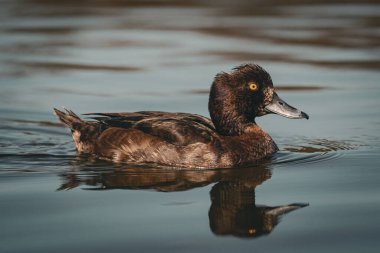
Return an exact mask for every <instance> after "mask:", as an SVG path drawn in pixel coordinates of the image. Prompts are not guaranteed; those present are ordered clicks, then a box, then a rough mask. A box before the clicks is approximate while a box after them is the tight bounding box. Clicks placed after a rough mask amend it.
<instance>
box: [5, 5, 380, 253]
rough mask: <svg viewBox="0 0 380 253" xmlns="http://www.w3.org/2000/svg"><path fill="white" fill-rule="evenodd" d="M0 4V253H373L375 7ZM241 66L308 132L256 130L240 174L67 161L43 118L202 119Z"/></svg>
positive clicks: (376, 208)
mask: <svg viewBox="0 0 380 253" xmlns="http://www.w3.org/2000/svg"><path fill="white" fill-rule="evenodd" d="M0 4H1V8H0V21H1V22H0V66H1V67H0V76H1V77H0V89H1V90H0V91H1V92H0V210H1V212H0V225H1V228H2V229H1V232H0V238H2V239H1V243H0V251H1V252H68V251H70V252H83V250H85V251H92V252H104V251H107V252H151V251H156V252H168V251H169V252H171V251H181V252H232V251H233V252H263V251H266V252H278V251H281V252H358V251H362V252H378V250H379V248H380V243H379V240H378V235H379V233H380V218H379V215H378V213H379V212H380V199H379V193H380V184H379V183H378V182H379V180H380V171H379V165H378V164H379V162H380V160H379V159H380V158H379V151H380V138H379V137H380V136H379V130H380V110H379V106H380V102H379V99H378V98H379V96H380V86H379V80H380V74H379V69H380V65H379V56H380V52H379V36H380V31H379V28H378V27H379V13H380V6H379V5H378V4H377V3H376V2H372V1H364V2H363V1H354V0H353V1H349V0H347V1H332V2H331V1H320V2H315V1H307V0H300V1H290V2H289V1H280V0H274V1H268V2H266V3H262V2H257V3H256V2H255V1H254V2H252V1H244V0H240V1H234V3H233V4H230V3H228V1H180V0H179V1H177V0H174V1H148V2H140V1H96V3H94V2H91V3H90V2H88V1H53V0H51V1H50V0H18V1H11V0H3V1H1V2H0ZM245 62H255V63H258V64H260V65H262V66H263V67H265V69H266V70H267V71H268V72H269V73H271V75H272V79H273V81H274V83H275V86H276V87H277V88H278V93H279V94H280V95H281V97H282V98H284V99H285V100H286V101H288V102H289V103H290V104H292V105H294V106H296V107H298V108H300V109H302V110H303V111H305V112H307V113H308V114H309V115H310V120H309V121H306V120H303V121H301V120H288V119H285V118H282V117H279V116H275V115H270V116H266V117H263V118H260V119H258V124H259V125H260V126H262V128H263V129H265V130H266V131H267V132H269V133H270V134H271V136H272V137H273V138H274V139H275V141H276V142H277V144H278V146H279V147H280V152H278V153H277V154H276V155H275V156H274V157H273V158H272V159H270V160H269V161H266V162H263V163H262V164H259V165H257V166H253V167H250V168H244V169H223V170H218V169H214V170H183V169H182V170H180V169H170V168H159V167H135V166H128V165H125V164H124V165H115V164H112V163H109V162H105V161H99V160H96V159H93V158H89V157H85V156H78V155H77V154H76V152H75V149H74V146H73V144H72V141H71V138H70V134H69V131H68V130H67V129H65V128H63V127H62V126H61V125H60V124H59V123H58V121H57V119H56V118H55V116H54V115H53V113H52V108H53V107H61V106H66V107H69V108H70V109H72V110H74V111H75V112H78V113H87V112H120V111H141V110H164V111H181V112H190V113H197V114H201V115H205V116H208V111H207V100H208V96H207V93H208V88H209V86H210V84H211V82H212V79H213V77H214V75H215V74H216V73H218V72H220V71H229V70H230V69H231V68H232V67H234V66H236V65H239V64H242V63H245Z"/></svg>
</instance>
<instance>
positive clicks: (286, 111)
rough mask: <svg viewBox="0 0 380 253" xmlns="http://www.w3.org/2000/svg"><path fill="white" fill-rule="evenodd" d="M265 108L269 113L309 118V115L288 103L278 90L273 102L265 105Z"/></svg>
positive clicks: (292, 117) (291, 117) (293, 117)
mask: <svg viewBox="0 0 380 253" xmlns="http://www.w3.org/2000/svg"><path fill="white" fill-rule="evenodd" d="M265 110H266V111H267V112H269V113H276V114H278V115H281V116H284V117H287V118H290V119H302V118H304V119H309V115H307V114H306V113H304V112H302V111H300V110H298V109H296V108H294V107H292V106H290V105H288V104H287V103H286V102H285V101H284V100H282V99H281V98H280V97H279V96H278V95H277V93H276V92H275V93H273V100H272V102H271V103H270V104H269V105H267V106H265Z"/></svg>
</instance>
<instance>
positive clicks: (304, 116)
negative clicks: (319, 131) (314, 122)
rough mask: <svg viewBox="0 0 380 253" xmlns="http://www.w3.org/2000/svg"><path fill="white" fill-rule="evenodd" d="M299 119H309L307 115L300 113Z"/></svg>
mask: <svg viewBox="0 0 380 253" xmlns="http://www.w3.org/2000/svg"><path fill="white" fill-rule="evenodd" d="M301 117H302V118H305V119H309V115H307V114H306V113H304V112H301Z"/></svg>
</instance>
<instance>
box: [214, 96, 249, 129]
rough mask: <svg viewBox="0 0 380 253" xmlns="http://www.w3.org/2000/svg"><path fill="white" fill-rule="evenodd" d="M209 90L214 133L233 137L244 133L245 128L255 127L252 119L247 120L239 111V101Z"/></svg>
mask: <svg viewBox="0 0 380 253" xmlns="http://www.w3.org/2000/svg"><path fill="white" fill-rule="evenodd" d="M223 92H224V90H222V91H220V90H216V89H211V92H210V100H209V112H210V116H211V120H212V122H213V123H214V126H215V128H216V131H217V132H218V133H219V134H221V135H228V136H235V135H241V134H243V133H245V132H246V129H247V128H250V127H252V126H253V125H255V126H256V123H255V119H254V118H249V119H248V118H247V117H246V116H244V114H242V113H241V112H240V110H239V101H237V99H236V98H235V97H233V95H231V93H228V94H223Z"/></svg>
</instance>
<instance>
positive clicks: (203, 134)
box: [86, 111, 217, 146]
mask: <svg viewBox="0 0 380 253" xmlns="http://www.w3.org/2000/svg"><path fill="white" fill-rule="evenodd" d="M86 115H96V117H92V119H95V120H97V121H98V122H99V123H100V124H103V125H105V126H106V128H118V129H117V130H120V128H121V129H136V130H139V131H141V132H143V133H144V134H146V135H151V136H155V137H158V138H160V139H162V140H163V141H165V142H167V143H170V144H173V145H176V146H188V145H191V144H193V143H198V142H201V143H209V142H210V141H211V140H212V138H213V137H216V136H217V134H216V132H215V127H214V125H213V123H212V122H211V120H210V119H208V118H206V117H203V116H201V115H196V114H190V113H170V112H160V111H141V112H133V113H91V114H86ZM115 130H116V129H115Z"/></svg>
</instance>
